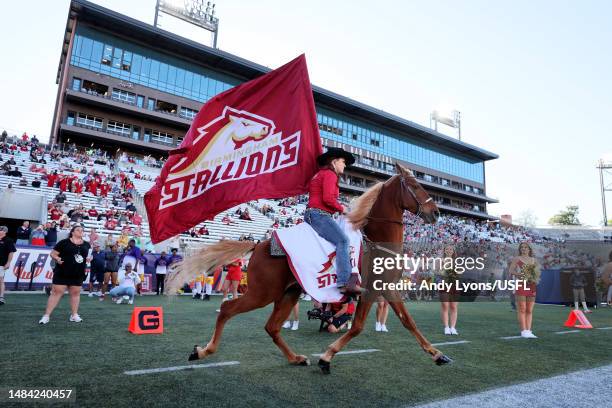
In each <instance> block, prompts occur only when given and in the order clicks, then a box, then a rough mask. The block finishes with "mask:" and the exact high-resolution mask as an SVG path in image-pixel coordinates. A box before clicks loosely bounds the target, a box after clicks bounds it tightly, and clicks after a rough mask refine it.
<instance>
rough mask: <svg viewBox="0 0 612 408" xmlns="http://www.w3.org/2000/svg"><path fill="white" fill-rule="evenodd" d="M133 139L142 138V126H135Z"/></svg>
mask: <svg viewBox="0 0 612 408" xmlns="http://www.w3.org/2000/svg"><path fill="white" fill-rule="evenodd" d="M132 139H134V140H138V139H140V127H138V126H134V127H133V128H132Z"/></svg>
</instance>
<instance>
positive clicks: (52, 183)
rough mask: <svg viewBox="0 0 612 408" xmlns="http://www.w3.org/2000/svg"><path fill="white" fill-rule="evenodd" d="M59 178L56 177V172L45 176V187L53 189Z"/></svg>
mask: <svg viewBox="0 0 612 408" xmlns="http://www.w3.org/2000/svg"><path fill="white" fill-rule="evenodd" d="M58 178H59V176H58V175H57V170H56V171H54V172H53V173H51V174H49V175H48V176H47V187H55V182H56V181H57V179H58Z"/></svg>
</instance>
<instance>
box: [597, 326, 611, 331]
mask: <svg viewBox="0 0 612 408" xmlns="http://www.w3.org/2000/svg"><path fill="white" fill-rule="evenodd" d="M596 329H597V330H612V326H611V327H596Z"/></svg>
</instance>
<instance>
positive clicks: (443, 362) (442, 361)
mask: <svg viewBox="0 0 612 408" xmlns="http://www.w3.org/2000/svg"><path fill="white" fill-rule="evenodd" d="M434 361H435V362H436V365H439V366H442V365H446V364H452V363H453V359H452V358H450V357H449V356H447V355H444V354H442V355H440V357H438V358H436V359H435V360H434Z"/></svg>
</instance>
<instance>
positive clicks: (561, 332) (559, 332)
mask: <svg viewBox="0 0 612 408" xmlns="http://www.w3.org/2000/svg"><path fill="white" fill-rule="evenodd" d="M567 333H580V330H564V331H558V332H555V334H567Z"/></svg>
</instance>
